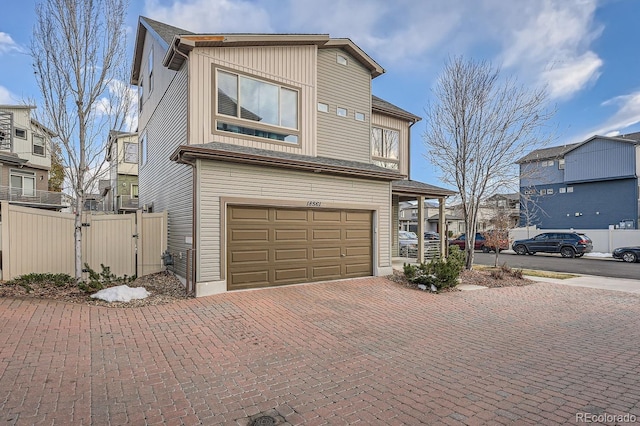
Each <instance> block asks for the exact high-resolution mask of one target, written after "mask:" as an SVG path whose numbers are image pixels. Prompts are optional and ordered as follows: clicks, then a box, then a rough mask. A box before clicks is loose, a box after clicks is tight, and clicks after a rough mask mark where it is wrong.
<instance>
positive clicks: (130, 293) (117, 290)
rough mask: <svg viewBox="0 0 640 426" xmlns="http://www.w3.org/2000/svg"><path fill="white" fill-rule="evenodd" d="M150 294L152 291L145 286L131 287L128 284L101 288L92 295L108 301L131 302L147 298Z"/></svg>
mask: <svg viewBox="0 0 640 426" xmlns="http://www.w3.org/2000/svg"><path fill="white" fill-rule="evenodd" d="M150 295H151V293H149V292H148V291H147V289H146V288H144V287H134V288H131V287H129V286H128V285H119V286H116V287H109V288H105V289H103V290H100V291H99V292H97V293H94V294H92V295H91V297H92V298H94V299H100V300H106V301H107V302H130V301H132V300H133V299H146V298H147V297H149V296H150Z"/></svg>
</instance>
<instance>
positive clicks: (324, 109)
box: [318, 102, 329, 112]
mask: <svg viewBox="0 0 640 426" xmlns="http://www.w3.org/2000/svg"><path fill="white" fill-rule="evenodd" d="M318 111H320V112H329V105H327V104H323V103H322V102H318Z"/></svg>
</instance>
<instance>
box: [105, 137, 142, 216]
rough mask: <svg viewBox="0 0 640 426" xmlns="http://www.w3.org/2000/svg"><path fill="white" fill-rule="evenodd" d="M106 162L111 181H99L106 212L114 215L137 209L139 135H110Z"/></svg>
mask: <svg viewBox="0 0 640 426" xmlns="http://www.w3.org/2000/svg"><path fill="white" fill-rule="evenodd" d="M106 161H107V162H108V164H109V179H108V180H106V179H105V180H104V181H102V180H101V181H100V192H101V195H102V197H103V203H104V209H105V210H106V211H110V212H115V213H127V212H135V211H136V210H137V209H138V134H137V133H129V132H119V131H117V130H112V131H110V132H109V141H108V144H107V157H106Z"/></svg>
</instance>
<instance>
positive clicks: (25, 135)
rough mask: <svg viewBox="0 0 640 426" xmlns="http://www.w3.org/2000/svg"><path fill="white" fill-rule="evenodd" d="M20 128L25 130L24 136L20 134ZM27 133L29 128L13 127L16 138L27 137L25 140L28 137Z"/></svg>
mask: <svg viewBox="0 0 640 426" xmlns="http://www.w3.org/2000/svg"><path fill="white" fill-rule="evenodd" d="M19 130H21V131H23V132H24V136H18V131H19ZM27 134H28V132H27V129H23V128H21V127H14V128H13V135H14V136H15V137H16V138H19V139H25V140H26V139H27Z"/></svg>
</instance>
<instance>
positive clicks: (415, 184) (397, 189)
mask: <svg viewBox="0 0 640 426" xmlns="http://www.w3.org/2000/svg"><path fill="white" fill-rule="evenodd" d="M392 191H393V193H394V194H398V195H409V196H417V195H424V196H426V197H448V196H450V195H455V194H456V192H455V191H451V190H448V189H445V188H440V187H437V186H434V185H429V184H428V183H424V182H420V181H417V180H410V179H404V180H394V181H393V182H392Z"/></svg>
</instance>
